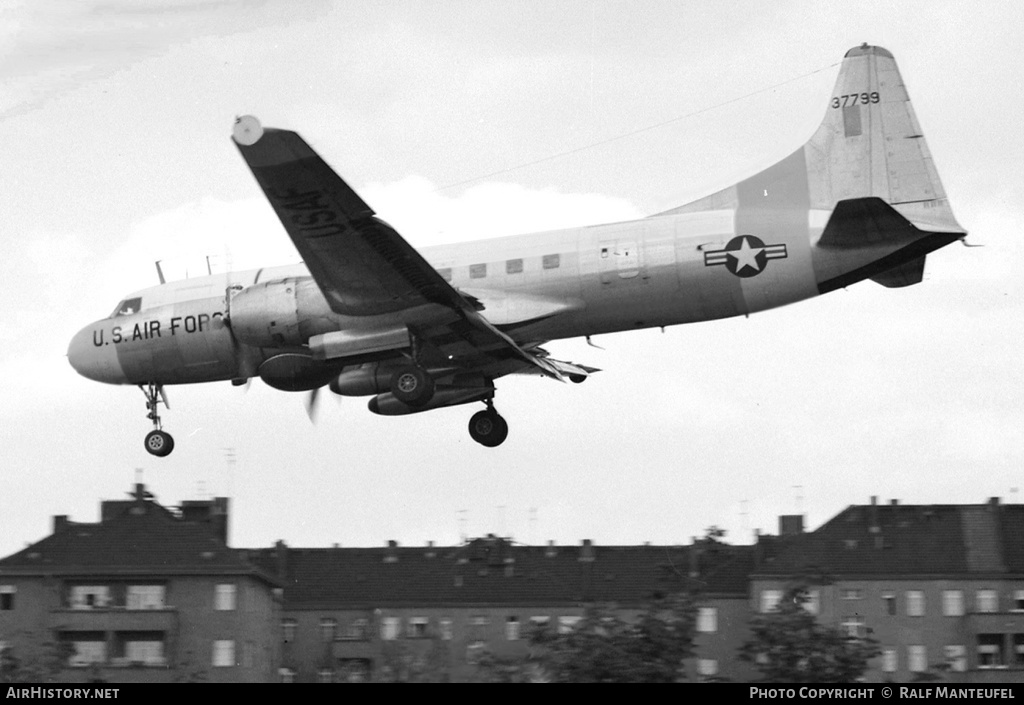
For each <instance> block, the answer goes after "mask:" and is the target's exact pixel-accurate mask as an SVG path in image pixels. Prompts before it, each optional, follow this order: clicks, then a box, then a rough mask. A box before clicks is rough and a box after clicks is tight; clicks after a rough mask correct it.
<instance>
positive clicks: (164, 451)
mask: <svg viewBox="0 0 1024 705" xmlns="http://www.w3.org/2000/svg"><path fill="white" fill-rule="evenodd" d="M139 389H141V390H142V393H143V394H145V395H146V410H147V411H148V412H149V413H148V414H146V418H147V419H149V420H150V421H152V422H153V430H152V431H150V432H149V433H147V434H146V441H145V444H146V450H147V451H148V452H149V453H150V454H151V455H155V456H156V457H158V458H163V457H165V456H168V455H170V454H171V451H172V450H174V438H172V437H171V434H169V433H167V432H166V431H164V430H162V429H161V428H160V412H159V411H158V410H157V405H159V404H160V402H163V405H164V406H166V407H167V408H168V409H170V408H171V406H170V404H168V403H167V395H166V394H165V393H164V388H163V385H159V384H153V383H152V382H150V383H149V384H146V385H141V384H140V385H139Z"/></svg>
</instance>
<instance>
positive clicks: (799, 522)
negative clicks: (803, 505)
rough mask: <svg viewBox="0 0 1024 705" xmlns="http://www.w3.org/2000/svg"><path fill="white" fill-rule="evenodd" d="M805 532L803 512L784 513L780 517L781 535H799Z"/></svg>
mask: <svg viewBox="0 0 1024 705" xmlns="http://www.w3.org/2000/svg"><path fill="white" fill-rule="evenodd" d="M803 532H804V515H803V514H784V515H782V516H780V517H779V536H797V535H799V534H802V533H803Z"/></svg>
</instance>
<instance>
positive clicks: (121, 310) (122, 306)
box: [110, 297, 142, 318]
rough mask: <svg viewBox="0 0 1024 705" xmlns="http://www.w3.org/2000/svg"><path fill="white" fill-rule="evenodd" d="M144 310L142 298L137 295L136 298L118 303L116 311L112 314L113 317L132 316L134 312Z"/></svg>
mask: <svg viewBox="0 0 1024 705" xmlns="http://www.w3.org/2000/svg"><path fill="white" fill-rule="evenodd" d="M140 310H142V299H141V298H139V297H135V298H134V299H125V300H124V301H122V302H121V303H119V304H118V305H117V308H115V309H114V312H113V313H112V314H110V317H111V318H117V317H118V316H131V315H132V314H135V313H138V312H139V311H140Z"/></svg>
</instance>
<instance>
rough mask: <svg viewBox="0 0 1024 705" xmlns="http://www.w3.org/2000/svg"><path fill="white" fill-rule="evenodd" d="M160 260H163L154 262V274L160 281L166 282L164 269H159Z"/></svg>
mask: <svg viewBox="0 0 1024 705" xmlns="http://www.w3.org/2000/svg"><path fill="white" fill-rule="evenodd" d="M162 261H163V260H157V261H156V262H155V263H154V264H156V275H157V276H158V277H160V283H161V284H166V283H167V282H166V281H165V280H164V270H162V269H160V262H162Z"/></svg>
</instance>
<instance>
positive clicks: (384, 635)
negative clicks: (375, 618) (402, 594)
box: [380, 617, 401, 641]
mask: <svg viewBox="0 0 1024 705" xmlns="http://www.w3.org/2000/svg"><path fill="white" fill-rule="evenodd" d="M399 629H401V623H400V620H399V619H398V617H385V618H384V619H383V620H382V621H381V623H380V638H381V639H384V640H385V641H394V640H395V639H397V638H398V631H399Z"/></svg>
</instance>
